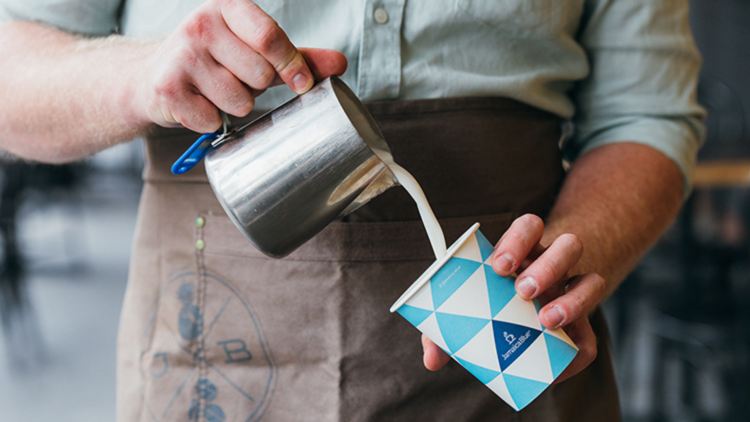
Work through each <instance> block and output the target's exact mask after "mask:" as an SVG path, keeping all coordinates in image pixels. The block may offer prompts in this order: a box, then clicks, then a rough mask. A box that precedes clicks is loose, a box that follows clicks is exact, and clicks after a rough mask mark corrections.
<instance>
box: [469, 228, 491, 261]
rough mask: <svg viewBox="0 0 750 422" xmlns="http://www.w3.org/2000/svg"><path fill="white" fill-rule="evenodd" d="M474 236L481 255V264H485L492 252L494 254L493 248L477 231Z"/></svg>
mask: <svg viewBox="0 0 750 422" xmlns="http://www.w3.org/2000/svg"><path fill="white" fill-rule="evenodd" d="M474 234H475V235H476V237H477V243H478V244H479V252H480V253H481V254H482V262H487V258H489V257H490V255H492V252H495V248H494V247H493V246H492V243H490V241H489V240H487V238H486V237H484V235H483V234H482V232H480V231H479V230H477V231H476V232H474Z"/></svg>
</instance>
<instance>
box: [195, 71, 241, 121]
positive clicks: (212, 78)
mask: <svg viewBox="0 0 750 422" xmlns="http://www.w3.org/2000/svg"><path fill="white" fill-rule="evenodd" d="M203 63H205V64H204V66H200V65H198V66H197V67H196V68H194V69H193V70H192V73H191V77H192V78H193V81H192V82H193V84H194V85H195V87H196V88H198V90H199V91H200V93H201V95H203V96H204V97H206V98H207V99H208V100H209V101H211V102H212V103H213V104H214V105H215V106H216V107H218V108H219V109H220V110H223V111H225V112H227V113H229V114H231V115H233V116H243V117H244V116H247V115H248V114H250V112H251V111H252V110H253V106H254V105H255V99H254V97H253V95H252V94H251V93H250V91H249V90H248V88H247V87H246V86H245V85H244V84H243V83H242V82H240V81H239V80H238V79H237V78H236V77H235V76H234V75H233V74H232V73H231V72H229V71H228V70H227V69H226V68H225V67H223V66H221V65H219V64H218V63H216V62H214V61H213V60H212V59H209V60H207V61H206V62H203Z"/></svg>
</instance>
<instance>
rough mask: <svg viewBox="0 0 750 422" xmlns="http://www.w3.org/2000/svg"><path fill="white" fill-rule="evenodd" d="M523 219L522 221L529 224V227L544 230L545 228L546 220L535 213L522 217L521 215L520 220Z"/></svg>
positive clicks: (534, 229)
mask: <svg viewBox="0 0 750 422" xmlns="http://www.w3.org/2000/svg"><path fill="white" fill-rule="evenodd" d="M520 219H523V220H522V221H523V222H524V223H525V224H526V225H528V227H529V229H531V230H533V231H542V230H544V221H542V219H541V218H540V217H539V216H538V215H534V214H524V215H522V216H521V217H519V220H520Z"/></svg>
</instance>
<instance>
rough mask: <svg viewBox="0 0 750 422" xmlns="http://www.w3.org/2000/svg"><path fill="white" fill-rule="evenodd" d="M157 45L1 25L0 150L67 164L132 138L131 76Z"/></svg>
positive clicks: (142, 126)
mask: <svg viewBox="0 0 750 422" xmlns="http://www.w3.org/2000/svg"><path fill="white" fill-rule="evenodd" d="M155 48H156V44H146V43H132V42H126V41H125V40H124V39H123V38H122V37H112V38H109V39H96V40H90V39H83V38H79V37H75V36H72V35H69V34H66V33H63V32H60V31H57V30H54V29H49V28H45V27H43V26H41V25H38V24H33V23H24V22H11V23H7V24H3V25H0V55H2V57H3V60H2V61H0V96H1V97H2V98H3V101H2V102H0V149H2V150H4V151H6V152H9V153H11V154H13V155H16V156H19V157H21V158H25V159H30V160H36V161H44V162H65V161H72V160H76V159H80V158H83V157H86V156H89V155H91V154H93V153H95V152H97V151H100V150H102V149H104V148H106V147H108V146H111V145H114V144H115V143H118V142H123V141H127V140H130V139H133V138H134V137H136V136H138V135H139V134H142V133H144V132H145V131H147V130H148V128H149V127H150V126H151V124H150V122H149V121H148V120H147V119H144V118H141V117H139V116H137V115H136V114H135V113H134V107H133V106H132V99H133V98H134V94H135V93H134V92H133V91H134V87H135V86H136V84H135V83H134V79H135V78H139V77H142V75H141V72H140V70H139V69H140V68H141V67H142V64H143V62H144V61H145V60H146V58H147V57H148V56H149V55H150V54H151V53H152V52H153V51H154V50H155Z"/></svg>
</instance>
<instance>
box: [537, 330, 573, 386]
mask: <svg viewBox="0 0 750 422" xmlns="http://www.w3.org/2000/svg"><path fill="white" fill-rule="evenodd" d="M544 340H545V341H546V342H547V353H549V363H550V366H551V367H552V378H553V379H557V377H559V376H560V374H561V373H562V371H563V370H564V369H565V368H567V366H568V364H570V362H572V361H573V358H575V357H576V355H577V354H578V351H577V350H576V349H574V348H573V347H570V345H569V344H568V343H566V342H564V341H562V340H560V339H559V338H557V337H554V336H551V335H549V334H547V333H544Z"/></svg>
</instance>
